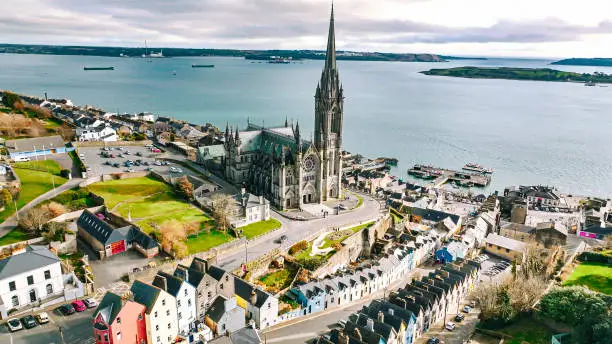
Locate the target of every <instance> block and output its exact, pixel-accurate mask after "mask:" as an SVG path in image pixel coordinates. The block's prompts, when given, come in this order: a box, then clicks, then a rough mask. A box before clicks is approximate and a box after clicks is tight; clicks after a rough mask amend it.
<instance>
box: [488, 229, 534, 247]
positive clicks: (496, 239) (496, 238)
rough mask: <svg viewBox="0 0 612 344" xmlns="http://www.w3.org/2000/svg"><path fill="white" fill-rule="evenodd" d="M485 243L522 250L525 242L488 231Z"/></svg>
mask: <svg viewBox="0 0 612 344" xmlns="http://www.w3.org/2000/svg"><path fill="white" fill-rule="evenodd" d="M487 244H493V245H497V246H499V247H503V248H507V249H510V250H512V251H522V250H523V249H524V248H525V243H523V242H520V241H518V240H514V239H510V238H506V237H504V236H501V235H497V234H495V233H490V234H489V235H488V236H487Z"/></svg>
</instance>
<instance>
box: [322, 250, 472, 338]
mask: <svg viewBox="0 0 612 344" xmlns="http://www.w3.org/2000/svg"><path fill="white" fill-rule="evenodd" d="M479 275H480V264H478V263H477V262H474V261H471V260H463V259H460V258H459V259H458V260H457V261H456V262H455V263H449V264H446V265H444V266H442V267H439V268H438V269H436V270H435V271H433V272H430V273H429V274H428V275H427V276H423V277H422V278H420V279H415V280H413V281H412V282H411V283H409V284H407V285H406V286H404V287H403V288H400V289H399V290H397V291H395V292H392V293H390V295H389V297H388V298H385V299H383V300H375V301H373V302H371V303H370V304H369V305H367V306H364V307H363V308H362V309H361V310H360V311H359V312H357V313H355V314H352V315H350V316H349V318H348V319H347V322H346V325H345V326H344V328H342V329H335V330H333V331H332V332H331V333H330V334H329V335H327V336H322V337H320V338H319V341H318V343H336V344H340V343H342V344H344V343H347V344H348V343H356V344H360V343H385V344H411V343H414V342H415V340H416V339H417V338H419V337H421V336H422V335H423V334H424V333H426V332H427V330H428V329H429V328H430V327H431V326H432V325H433V324H434V323H436V322H439V321H440V320H444V319H445V318H446V316H447V315H448V314H450V313H456V312H458V311H459V308H460V307H461V300H463V299H464V298H465V297H466V296H467V295H468V293H469V292H470V291H471V290H472V289H473V287H474V284H475V282H476V281H478V278H479Z"/></svg>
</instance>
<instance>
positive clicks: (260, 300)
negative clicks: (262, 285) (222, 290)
mask: <svg viewBox="0 0 612 344" xmlns="http://www.w3.org/2000/svg"><path fill="white" fill-rule="evenodd" d="M253 291H255V293H256V295H257V300H255V301H256V302H255V304H254V305H253V306H255V307H257V308H261V306H263V305H264V304H265V303H266V300H268V297H272V296H271V295H270V294H268V293H266V292H265V291H263V290H261V289H258V288H255V287H254V286H252V285H251V284H249V283H247V282H246V281H244V280H243V279H241V278H238V277H235V278H234V293H235V294H236V295H238V296H240V298H242V299H243V300H245V301H246V302H249V303H250V302H251V293H252V292H253Z"/></svg>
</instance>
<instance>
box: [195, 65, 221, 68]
mask: <svg viewBox="0 0 612 344" xmlns="http://www.w3.org/2000/svg"><path fill="white" fill-rule="evenodd" d="M191 68H215V65H214V64H192V65H191Z"/></svg>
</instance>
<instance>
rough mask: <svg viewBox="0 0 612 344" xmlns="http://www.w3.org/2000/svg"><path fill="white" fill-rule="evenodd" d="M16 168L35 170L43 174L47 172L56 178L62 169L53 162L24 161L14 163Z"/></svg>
mask: <svg viewBox="0 0 612 344" xmlns="http://www.w3.org/2000/svg"><path fill="white" fill-rule="evenodd" d="M15 167H16V168H23V169H29V170H37V171H43V172H49V173H52V174H55V175H56V176H59V175H60V171H61V170H62V167H61V166H60V165H59V164H58V163H57V161H54V160H38V161H36V160H33V161H24V162H16V163H15Z"/></svg>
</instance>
